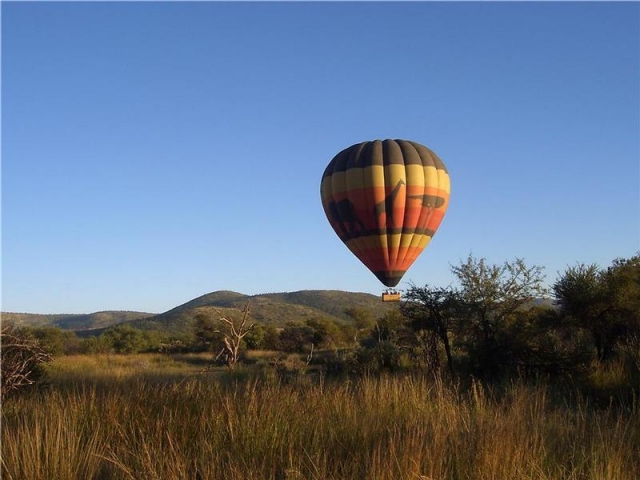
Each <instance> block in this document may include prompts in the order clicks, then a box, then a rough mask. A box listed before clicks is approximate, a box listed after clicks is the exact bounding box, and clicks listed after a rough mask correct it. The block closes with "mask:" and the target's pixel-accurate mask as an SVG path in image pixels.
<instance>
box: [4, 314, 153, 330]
mask: <svg viewBox="0 0 640 480" xmlns="http://www.w3.org/2000/svg"><path fill="white" fill-rule="evenodd" d="M153 315H154V314H153V313H147V312H131V311H104V312H95V313H87V314H84V313H70V314H52V315H47V314H38V313H11V312H2V321H3V322H11V323H14V324H15V325H19V326H20V325H24V326H29V327H59V328H62V329H65V330H74V331H82V330H94V329H97V328H108V327H110V326H112V325H117V324H118V323H123V322H130V321H132V320H138V319H142V318H146V317H152V316H153Z"/></svg>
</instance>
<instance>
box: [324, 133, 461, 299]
mask: <svg viewBox="0 0 640 480" xmlns="http://www.w3.org/2000/svg"><path fill="white" fill-rule="evenodd" d="M450 191H451V187H450V182H449V174H448V173H447V169H446V167H445V165H444V163H443V162H442V160H440V158H439V157H438V156H437V155H436V154H435V153H434V152H433V151H431V150H429V149H428V148H427V147H425V146H423V145H420V144H419V143H415V142H411V141H408V140H375V141H371V142H362V143H358V144H355V145H352V146H351V147H349V148H346V149H344V150H342V151H341V152H340V153H338V154H337V155H336V156H335V157H334V158H333V160H331V162H329V165H328V166H327V168H326V169H325V171H324V174H323V175H322V183H321V186H320V194H321V197H322V206H323V208H324V211H325V214H326V215H327V218H328V219H329V223H330V224H331V226H332V227H333V229H334V230H335V232H336V234H337V235H338V237H340V239H341V240H342V241H343V242H344V243H345V245H346V246H347V247H348V248H349V250H351V252H353V254H354V255H355V256H356V257H358V258H359V259H360V261H362V263H364V264H365V265H366V267H367V268H368V269H369V270H371V272H373V274H374V275H375V276H376V277H378V279H379V280H380V281H381V282H382V283H383V284H384V285H386V286H387V287H395V286H396V285H397V284H398V282H400V279H401V278H402V276H403V275H404V274H405V272H406V271H407V270H408V269H409V267H410V266H411V265H412V264H413V262H414V261H415V260H416V258H417V257H418V255H420V253H422V251H423V250H424V248H425V247H426V246H427V245H428V244H429V242H430V241H431V238H432V237H433V235H434V234H435V232H436V230H437V229H438V226H439V225H440V222H442V218H443V217H444V214H445V212H446V210H447V207H448V205H449V193H450Z"/></svg>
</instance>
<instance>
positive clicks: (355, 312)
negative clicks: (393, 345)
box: [344, 307, 375, 345]
mask: <svg viewBox="0 0 640 480" xmlns="http://www.w3.org/2000/svg"><path fill="white" fill-rule="evenodd" d="M344 313H345V314H347V316H349V318H351V319H352V320H353V322H354V327H355V335H354V336H353V343H355V344H356V345H357V344H358V335H360V334H361V333H364V332H368V331H369V330H371V328H373V326H374V324H375V319H374V318H373V314H372V313H371V310H369V309H367V308H362V307H349V308H347V309H345V311H344Z"/></svg>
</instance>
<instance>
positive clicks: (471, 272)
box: [452, 255, 547, 376]
mask: <svg viewBox="0 0 640 480" xmlns="http://www.w3.org/2000/svg"><path fill="white" fill-rule="evenodd" d="M452 271H453V273H454V275H455V276H456V277H457V279H458V281H459V283H460V290H459V292H460V297H459V298H460V307H461V316H460V327H461V328H462V329H463V331H462V332H461V333H464V334H466V335H467V336H468V338H469V339H470V340H471V342H472V343H471V345H469V347H471V348H470V351H471V352H472V354H473V355H472V356H474V357H475V360H476V361H477V367H478V369H479V371H480V373H482V374H484V375H487V376H493V375H495V374H496V373H498V371H499V370H500V368H501V366H502V364H504V363H505V362H508V361H509V358H508V356H507V352H508V350H509V349H508V348H505V347H507V346H508V345H504V343H503V342H504V341H505V337H504V336H503V335H501V333H503V332H504V331H505V328H506V327H507V325H508V322H510V321H512V320H513V317H514V316H515V315H516V313H517V312H518V311H519V310H522V309H524V308H528V307H529V306H531V304H532V302H533V300H535V299H536V298H540V297H543V296H544V295H546V293H547V289H546V287H545V286H544V283H543V281H544V275H543V274H542V271H543V269H542V267H538V266H533V267H528V266H527V265H526V264H525V262H524V260H523V259H520V258H517V259H516V260H514V261H512V262H509V261H506V262H504V263H502V264H500V265H498V264H489V263H488V262H487V261H486V259H484V258H480V259H477V258H474V257H473V256H472V255H469V257H468V258H467V259H466V260H465V261H462V262H461V263H460V265H458V266H453V267H452ZM501 339H502V342H501V341H500V340H501ZM507 341H508V337H507ZM501 343H502V344H501Z"/></svg>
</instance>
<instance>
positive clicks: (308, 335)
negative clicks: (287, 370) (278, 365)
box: [279, 322, 316, 353]
mask: <svg viewBox="0 0 640 480" xmlns="http://www.w3.org/2000/svg"><path fill="white" fill-rule="evenodd" d="M315 335H316V331H315V330H314V329H313V328H312V327H310V326H309V325H304V324H300V323H294V322H290V323H287V324H286V325H285V326H284V328H283V329H282V331H281V332H280V342H279V343H280V348H281V349H282V350H283V351H284V352H297V353H302V352H304V351H305V349H306V348H307V347H309V346H311V345H313V342H314V338H315Z"/></svg>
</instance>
